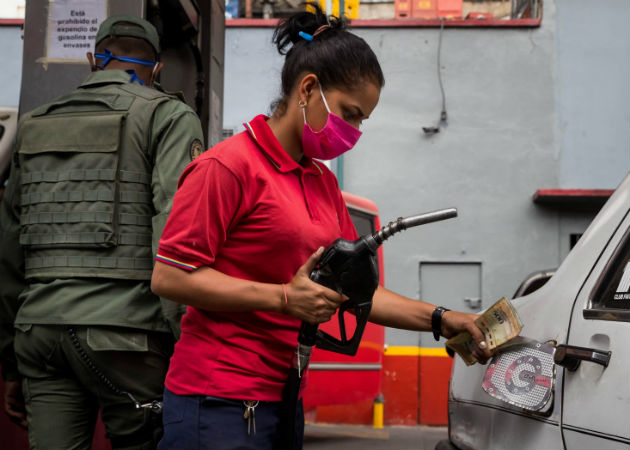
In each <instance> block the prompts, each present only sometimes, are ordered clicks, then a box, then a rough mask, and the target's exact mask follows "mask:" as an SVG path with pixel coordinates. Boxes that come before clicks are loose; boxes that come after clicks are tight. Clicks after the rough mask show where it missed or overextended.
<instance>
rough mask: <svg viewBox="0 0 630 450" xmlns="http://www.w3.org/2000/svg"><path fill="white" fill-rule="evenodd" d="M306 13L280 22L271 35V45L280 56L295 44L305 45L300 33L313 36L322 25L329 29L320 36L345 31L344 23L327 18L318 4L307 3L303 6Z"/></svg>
mask: <svg viewBox="0 0 630 450" xmlns="http://www.w3.org/2000/svg"><path fill="white" fill-rule="evenodd" d="M303 5H304V6H305V8H306V11H302V12H299V13H296V14H293V15H292V16H291V17H288V18H286V19H283V20H281V21H280V22H279V23H278V26H277V27H276V30H275V31H274V33H273V43H274V44H276V46H277V47H278V52H279V53H280V54H281V55H286V54H287V53H288V52H289V51H290V50H291V48H292V46H293V45H295V44H300V43H307V42H308V41H306V40H305V39H304V38H303V37H302V36H300V34H299V33H300V31H303V32H304V33H308V34H311V35H312V34H313V33H315V31H316V30H317V29H318V28H319V27H321V26H322V25H329V26H330V28H329V29H326V30H324V31H323V32H322V33H321V35H319V34H318V35H317V36H316V37H315V39H318V38H319V37H320V36H324V35H326V34H335V31H340V30H344V29H346V21H345V20H344V19H339V18H338V17H335V16H327V15H326V14H325V13H324V11H322V8H321V7H320V6H319V3H314V2H307V3H304V4H303Z"/></svg>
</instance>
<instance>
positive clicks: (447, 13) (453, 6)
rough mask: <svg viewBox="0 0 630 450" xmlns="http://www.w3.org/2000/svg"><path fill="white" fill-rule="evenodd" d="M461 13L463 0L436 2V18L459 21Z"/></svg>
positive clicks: (440, 0) (439, 0)
mask: <svg viewBox="0 0 630 450" xmlns="http://www.w3.org/2000/svg"><path fill="white" fill-rule="evenodd" d="M463 11H464V2H463V0H438V7H437V15H438V17H443V18H445V19H461V17H462V14H463Z"/></svg>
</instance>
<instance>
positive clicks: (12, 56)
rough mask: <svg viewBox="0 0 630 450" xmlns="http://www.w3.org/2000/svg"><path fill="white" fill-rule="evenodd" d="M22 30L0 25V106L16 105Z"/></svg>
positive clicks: (13, 26) (18, 97) (20, 63)
mask: <svg viewBox="0 0 630 450" xmlns="http://www.w3.org/2000/svg"><path fill="white" fill-rule="evenodd" d="M21 35H22V30H21V27H20V26H15V25H4V26H3V25H0V61H1V63H0V64H2V70H0V106H18V104H19V103H20V82H21V80H22V38H21Z"/></svg>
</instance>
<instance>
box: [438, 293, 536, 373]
mask: <svg viewBox="0 0 630 450" xmlns="http://www.w3.org/2000/svg"><path fill="white" fill-rule="evenodd" d="M475 324H476V325H477V327H479V329H480V330H481V331H482V333H483V334H484V340H485V341H486V344H487V345H488V350H490V351H491V352H492V353H494V352H496V351H497V349H499V347H501V345H503V344H505V343H506V342H508V341H509V340H510V339H513V338H515V337H516V336H518V335H519V333H520V332H521V330H522V329H523V322H521V319H520V318H519V317H518V314H517V312H516V309H514V306H512V303H510V301H509V300H508V299H506V298H505V297H503V298H502V299H501V300H499V301H498V302H496V303H495V304H494V305H492V306H491V307H490V308H488V309H487V310H486V311H485V312H484V313H483V314H481V315H480V316H479V317H478V318H477V319H476V320H475ZM446 347H447V348H450V349H452V350H453V351H455V352H457V354H458V355H459V356H460V357H461V358H462V359H463V360H464V362H465V363H466V365H467V366H470V365H472V364H475V363H476V362H477V358H475V356H474V355H473V351H474V350H475V349H477V344H476V343H475V341H474V340H473V338H472V336H471V335H470V333H468V332H463V333H459V334H458V335H456V336H453V337H452V338H451V339H449V340H448V341H446Z"/></svg>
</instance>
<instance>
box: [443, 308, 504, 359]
mask: <svg viewBox="0 0 630 450" xmlns="http://www.w3.org/2000/svg"><path fill="white" fill-rule="evenodd" d="M477 317H479V316H478V315H477V314H471V313H464V312H459V311H446V312H444V313H443V314H442V336H444V337H445V338H447V339H449V338H451V337H453V336H455V335H456V334H458V333H461V332H463V331H467V332H468V333H470V335H471V336H472V338H473V340H474V341H475V344H477V348H476V349H475V350H474V351H473V355H474V356H475V358H477V360H479V362H480V363H482V364H485V363H486V362H487V361H488V359H489V358H490V357H491V356H492V353H491V352H490V351H489V350H488V344H487V343H486V342H485V338H484V335H483V333H482V332H481V330H480V329H479V327H477V325H475V319H477Z"/></svg>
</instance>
